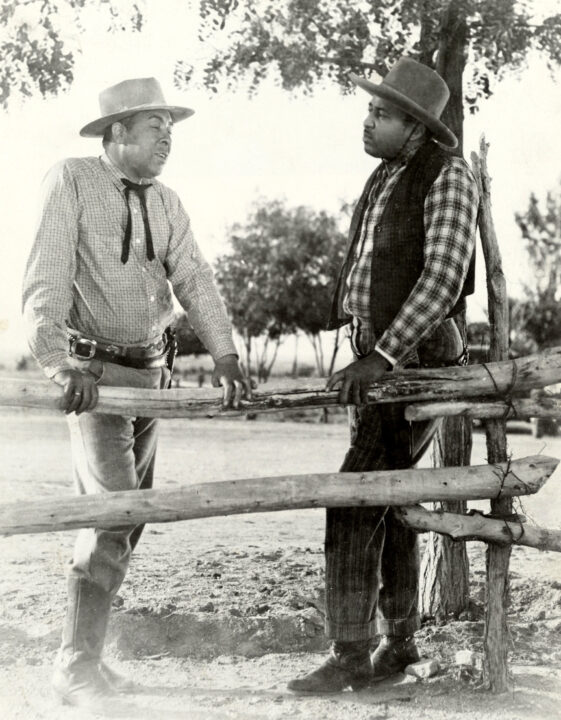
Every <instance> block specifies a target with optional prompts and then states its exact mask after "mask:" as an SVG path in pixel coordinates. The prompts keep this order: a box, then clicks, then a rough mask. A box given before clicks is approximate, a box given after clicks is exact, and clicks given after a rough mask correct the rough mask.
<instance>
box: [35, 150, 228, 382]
mask: <svg viewBox="0 0 561 720" xmlns="http://www.w3.org/2000/svg"><path fill="white" fill-rule="evenodd" d="M122 176H123V173H122V172H120V171H119V170H118V168H116V167H115V166H114V165H113V164H112V163H111V161H110V160H109V158H108V157H107V156H103V157H98V158H95V157H88V158H73V159H68V160H64V161H62V162H61V163H59V164H58V165H56V166H55V167H54V168H52V170H51V171H50V172H49V173H48V175H47V177H46V179H45V181H44V184H43V197H42V202H41V212H40V219H39V225H38V229H37V232H36V236H35V242H34V244H33V248H32V250H31V253H30V256H29V260H28V263H27V267H26V271H25V276H24V282H23V312H24V319H25V322H26V326H27V330H28V338H29V344H30V347H31V350H32V352H33V354H34V356H35V357H36V358H37V360H38V362H39V364H40V366H41V367H42V368H43V370H44V371H45V373H46V375H47V376H48V377H52V376H53V375H55V374H56V372H58V371H59V370H61V369H67V368H69V367H70V365H69V363H68V355H67V348H68V340H67V331H66V328H67V326H70V327H71V328H73V329H75V330H78V331H79V332H80V333H82V334H84V335H85V336H86V337H90V338H95V339H98V340H104V341H107V342H110V343H111V342H112V343H118V344H121V345H147V344H150V343H151V342H154V341H155V340H157V339H160V338H161V336H162V333H163V331H164V329H165V328H166V327H167V326H168V325H169V324H170V322H171V320H172V318H173V315H174V309H173V302H172V293H171V290H172V289H173V292H174V294H175V296H176V297H177V299H178V300H179V302H180V303H181V305H182V307H183V308H184V309H185V311H186V312H187V313H188V316H189V320H190V322H191V324H192V325H193V328H194V330H195V332H196V333H197V335H198V336H199V338H200V339H201V341H202V342H203V343H204V345H205V347H206V348H207V350H208V351H209V352H210V353H211V355H212V356H213V358H214V359H217V358H220V357H223V356H224V355H228V354H230V353H235V352H236V349H235V346H234V343H233V340H232V329H231V324H230V321H229V319H228V316H227V313H226V309H225V307H224V304H223V302H222V300H221V298H220V296H219V294H218V291H217V289H216V286H215V284H214V280H213V274H212V270H211V268H210V266H209V264H208V263H207V262H206V261H205V260H204V258H203V257H202V255H201V252H200V250H199V248H198V246H197V243H196V242H195V239H194V237H193V233H192V231H191V224H190V221H189V217H188V216H187V214H186V212H185V210H184V209H183V206H182V205H181V202H180V200H179V198H178V197H177V195H176V194H175V193H174V192H173V191H172V190H170V189H169V188H168V187H166V186H165V185H163V184H162V183H160V182H158V181H157V180H152V181H151V182H152V187H149V188H148V190H147V191H146V203H147V207H148V218H149V223H150V230H151V232H152V239H153V244H154V251H155V255H156V257H155V259H154V260H152V261H148V260H147V258H146V242H145V235H144V223H143V220H142V212H141V206H140V199H139V197H138V195H137V194H136V193H134V192H131V193H130V196H129V203H130V207H131V217H132V233H131V248H130V255H129V259H128V262H127V263H126V264H123V263H122V262H121V248H122V242H123V236H124V232H125V227H126V223H127V216H128V208H127V201H126V198H125V195H124V185H123V183H122V182H121V178H122Z"/></svg>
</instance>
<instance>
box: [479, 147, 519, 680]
mask: <svg viewBox="0 0 561 720" xmlns="http://www.w3.org/2000/svg"><path fill="white" fill-rule="evenodd" d="M487 149H488V145H487V143H486V141H485V138H484V137H482V138H481V141H480V153H479V156H478V155H477V154H475V153H472V164H473V168H474V171H475V174H476V176H477V177H478V181H479V186H480V192H481V212H480V216H479V232H480V236H481V244H482V247H483V255H484V257H485V267H486V271H487V297H488V310H489V325H490V332H491V344H490V349H489V360H490V361H499V360H506V359H507V358H508V334H509V322H508V298H507V292H506V282H505V277H504V273H503V269H502V261H501V254H500V251H499V246H498V242H497V236H496V233H495V228H494V224H493V217H492V212H491V193H490V184H491V181H490V177H489V174H488V171H487ZM514 379H515V378H513V380H514ZM485 434H486V439H487V460H488V462H489V464H491V465H493V464H497V463H501V462H504V461H506V459H507V441H506V420H504V419H496V418H492V419H489V420H486V421H485ZM491 511H492V512H493V513H495V514H501V515H505V516H507V515H510V514H511V513H512V500H510V499H507V498H505V497H497V498H496V499H494V500H491ZM511 549H512V546H511V545H497V544H496V543H489V544H488V546H487V588H486V599H487V602H486V614H485V636H484V648H485V674H486V680H487V682H488V684H489V688H490V690H491V691H492V692H495V693H501V692H506V691H507V690H508V689H509V673H508V663H507V656H508V647H509V632H508V627H507V621H506V608H507V605H508V595H509V578H508V568H509V562H510V554H511Z"/></svg>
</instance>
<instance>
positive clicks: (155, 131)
mask: <svg viewBox="0 0 561 720" xmlns="http://www.w3.org/2000/svg"><path fill="white" fill-rule="evenodd" d="M172 128H173V120H172V119H171V115H170V114H169V112H167V110H144V111H142V112H139V113H136V114H135V115H133V116H132V117H131V118H130V119H129V121H128V122H127V123H126V125H125V128H124V133H123V136H122V138H121V140H120V142H119V144H118V153H119V161H120V162H119V164H120V166H121V167H122V169H123V170H124V171H125V172H126V173H127V175H128V176H129V177H130V178H131V180H135V181H138V180H140V179H141V178H153V177H156V175H159V174H160V173H161V172H162V170H163V168H164V165H165V163H166V160H167V158H168V155H169V153H170V151H171V131H172Z"/></svg>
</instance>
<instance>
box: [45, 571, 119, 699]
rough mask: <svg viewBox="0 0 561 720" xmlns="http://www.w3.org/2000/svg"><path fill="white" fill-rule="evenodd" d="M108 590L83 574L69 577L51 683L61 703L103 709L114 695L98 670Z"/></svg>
mask: <svg viewBox="0 0 561 720" xmlns="http://www.w3.org/2000/svg"><path fill="white" fill-rule="evenodd" d="M111 599H112V596H111V593H108V592H106V591H105V590H103V589H102V588H100V587H99V586H98V585H94V584H93V583H91V582H89V581H88V580H85V579H84V578H75V577H70V578H69V580H68V607H67V611H66V618H65V621H64V625H63V630H62V644H61V647H60V650H59V652H58V655H57V659H56V662H55V671H54V674H53V679H52V687H53V691H54V694H55V696H56V697H57V698H58V699H59V700H60V701H61V702H62V703H64V704H67V705H77V706H79V707H82V708H84V709H88V710H94V711H106V710H107V709H108V708H109V707H110V702H108V701H110V699H111V697H112V696H115V692H114V690H113V689H112V688H111V686H110V685H109V683H108V682H107V680H106V679H105V677H104V676H103V675H102V673H101V672H100V664H101V651H102V649H103V643H104V640H105V633H106V631H107V624H108V622H109V613H110V611H111Z"/></svg>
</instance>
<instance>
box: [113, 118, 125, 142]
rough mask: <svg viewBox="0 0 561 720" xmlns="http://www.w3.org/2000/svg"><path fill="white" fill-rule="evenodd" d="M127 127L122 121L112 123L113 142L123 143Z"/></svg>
mask: <svg viewBox="0 0 561 720" xmlns="http://www.w3.org/2000/svg"><path fill="white" fill-rule="evenodd" d="M126 134H127V129H126V127H125V126H124V125H123V123H121V122H114V123H113V124H112V125H111V137H112V138H113V142H116V143H122V142H124V140H125V137H126Z"/></svg>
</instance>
